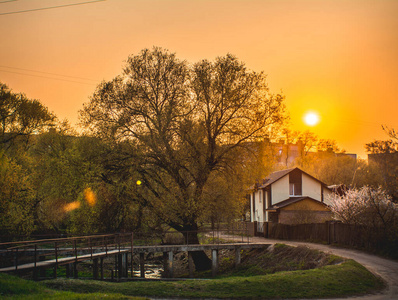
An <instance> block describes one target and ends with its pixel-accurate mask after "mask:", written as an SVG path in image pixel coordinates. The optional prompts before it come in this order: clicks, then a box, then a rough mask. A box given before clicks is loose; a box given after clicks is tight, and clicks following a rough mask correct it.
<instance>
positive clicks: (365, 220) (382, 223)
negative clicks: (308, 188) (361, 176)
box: [331, 186, 398, 228]
mask: <svg viewBox="0 0 398 300" xmlns="http://www.w3.org/2000/svg"><path fill="white" fill-rule="evenodd" d="M331 203H332V204H331V209H332V212H333V213H334V215H335V217H336V219H338V220H340V221H342V222H343V223H347V224H355V225H364V226H372V227H382V228H388V227H390V228H391V227H393V225H396V224H397V222H398V205H397V204H395V203H393V202H392V201H391V197H390V196H389V195H388V194H387V193H386V192H385V191H384V190H382V189H381V188H380V187H379V188H378V189H373V188H371V187H368V186H364V187H362V188H361V189H352V190H348V191H347V192H346V193H345V195H343V196H340V195H337V194H333V195H332V196H331Z"/></svg>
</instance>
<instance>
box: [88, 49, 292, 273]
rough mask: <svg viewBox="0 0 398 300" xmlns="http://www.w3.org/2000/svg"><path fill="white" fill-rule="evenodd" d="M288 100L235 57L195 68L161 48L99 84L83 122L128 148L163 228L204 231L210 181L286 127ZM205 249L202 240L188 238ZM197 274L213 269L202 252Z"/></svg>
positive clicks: (144, 194) (197, 259)
mask: <svg viewBox="0 0 398 300" xmlns="http://www.w3.org/2000/svg"><path fill="white" fill-rule="evenodd" d="M282 102H283V97H282V96H281V95H272V94H270V93H269V91H268V87H267V84H266V81H265V75H264V74H263V73H256V72H252V71H249V70H247V69H246V67H245V65H244V64H243V63H241V62H239V61H238V59H237V58H236V57H234V56H232V55H226V56H225V57H219V58H217V59H216V60H215V61H214V62H210V61H207V60H203V61H200V62H198V63H196V64H193V65H191V64H188V63H187V62H185V61H181V60H179V59H177V57H176V55H175V54H173V53H170V52H168V51H166V50H163V49H160V48H153V49H152V50H148V49H145V50H143V51H142V52H141V53H140V54H139V55H136V56H130V57H129V58H128V60H127V64H126V66H125V68H124V71H123V73H122V74H121V75H120V76H117V77H116V78H114V79H113V80H111V81H109V82H103V83H102V84H100V85H99V86H98V88H97V90H96V91H95V93H94V94H93V96H92V97H91V99H90V102H89V103H87V104H86V105H85V107H84V110H83V111H82V114H81V116H82V123H83V124H84V125H85V126H86V127H87V128H89V129H91V131H92V132H93V133H95V134H96V135H97V136H99V137H101V138H103V139H104V140H107V141H109V142H112V143H122V142H124V143H125V142H128V143H129V144H130V145H131V151H130V152H129V153H128V155H129V156H130V157H134V161H135V163H136V166H137V167H138V169H139V172H140V174H141V175H140V176H141V178H139V179H140V180H141V181H142V182H143V183H144V184H143V185H141V186H140V187H139V190H140V196H141V199H142V201H144V202H145V204H146V205H148V206H150V207H151V209H152V210H153V212H155V214H156V215H157V216H158V217H159V218H160V219H161V220H163V222H165V223H166V224H168V225H169V226H171V227H172V228H174V229H176V230H177V231H180V232H185V231H197V230H198V220H199V218H200V217H201V215H202V214H204V213H205V212H206V210H207V207H208V202H207V200H208V199H206V197H204V194H205V193H204V191H205V189H206V185H207V184H209V179H210V178H212V177H211V176H212V175H213V174H214V173H215V172H218V173H219V174H221V173H222V172H221V171H222V170H226V169H227V168H228V167H230V166H231V159H233V158H234V157H235V156H234V155H231V154H232V152H234V151H235V150H236V149H237V148H239V147H244V146H245V145H248V142H249V141H254V140H256V139H257V138H258V137H261V136H264V135H265V134H266V132H267V129H269V128H270V126H273V125H275V124H277V123H278V122H280V121H281V119H282V112H283V108H284V106H283V103H282ZM184 236H186V237H187V239H188V242H190V243H198V237H197V235H196V234H191V235H184ZM194 260H195V265H196V267H197V268H199V269H200V268H203V269H205V268H208V267H209V264H208V261H206V259H204V257H203V253H202V254H199V253H197V255H194Z"/></svg>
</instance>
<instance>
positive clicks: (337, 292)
mask: <svg viewBox="0 0 398 300" xmlns="http://www.w3.org/2000/svg"><path fill="white" fill-rule="evenodd" d="M43 284H45V285H46V286H47V287H48V288H51V289H56V290H65V291H72V292H79V293H94V292H100V293H120V294H122V295H125V296H147V297H184V298H220V299H223V298H230V299H260V298H261V299H278V298H282V299H283V298H301V299H302V298H324V297H341V296H351V295H360V294H367V293H372V292H376V291H380V290H381V289H383V288H384V283H383V281H382V280H381V279H379V278H377V277H375V276H374V275H373V274H372V273H370V272H369V271H368V270H366V269H365V268H364V267H363V266H361V265H360V264H358V263H356V262H355V261H353V260H348V261H345V262H344V263H341V264H339V265H329V266H325V267H322V268H319V269H312V270H303V271H287V272H278V273H275V274H270V275H260V276H249V277H243V276H241V277H229V278H221V277H220V278H216V279H212V280H187V281H173V282H170V281H130V282H121V283H111V282H100V281H87V280H71V279H56V280H48V281H45V282H43Z"/></svg>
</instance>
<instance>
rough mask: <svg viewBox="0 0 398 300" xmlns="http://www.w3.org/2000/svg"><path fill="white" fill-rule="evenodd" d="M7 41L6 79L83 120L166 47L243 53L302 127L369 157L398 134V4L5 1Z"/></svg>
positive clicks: (193, 53) (0, 51)
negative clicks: (309, 121) (140, 59)
mask: <svg viewBox="0 0 398 300" xmlns="http://www.w3.org/2000/svg"><path fill="white" fill-rule="evenodd" d="M88 2H90V3H88ZM77 3H81V5H71V4H77ZM54 6H58V7H57V8H53V7H54ZM0 34H1V35H0V36H1V43H0V82H2V83H5V84H7V85H8V86H9V87H10V88H11V89H12V90H13V91H14V92H24V93H25V94H26V95H27V96H28V97H29V98H34V99H39V100H40V101H41V102H42V103H43V104H44V105H46V106H47V107H48V108H49V109H50V111H52V112H54V113H55V114H56V115H57V116H58V117H59V118H60V119H64V118H66V119H68V120H69V121H70V122H71V123H72V124H75V123H76V122H77V120H78V111H79V110H80V109H81V108H82V104H83V103H84V102H87V101H88V100H89V96H90V95H91V94H92V93H93V92H94V90H95V87H96V85H97V84H98V83H99V82H100V81H102V80H110V79H112V78H113V77H114V76H116V75H118V74H120V73H121V71H122V67H123V65H124V62H125V60H126V59H127V57H128V56H129V55H131V54H138V53H139V52H140V50H141V49H143V48H151V47H152V46H160V47H163V48H166V49H169V50H170V51H171V52H176V54H177V56H178V57H179V58H180V59H185V60H187V61H189V62H196V61H199V60H200V59H204V58H206V59H209V60H213V59H214V58H215V57H217V56H222V55H225V54H227V53H232V54H234V55H236V56H237V57H238V58H239V59H240V60H241V61H243V62H245V63H246V65H247V67H248V68H249V69H251V70H254V71H264V72H265V73H266V74H268V82H269V87H270V90H271V92H274V93H277V92H280V91H282V92H283V93H284V95H285V96H286V105H287V108H288V110H289V112H290V115H291V123H292V126H291V127H292V129H294V130H306V129H310V130H311V131H313V132H315V133H316V134H317V135H319V136H320V137H321V138H329V139H335V140H336V141H337V143H338V144H339V145H340V146H341V147H342V148H344V149H345V150H346V151H347V152H350V153H357V154H359V155H360V156H361V157H363V158H365V157H366V156H365V149H364V145H365V143H368V142H371V141H372V140H374V139H387V135H386V134H385V133H384V132H383V131H382V129H381V125H382V124H383V125H387V126H389V127H392V128H395V129H398V1H393V0H392V1H383V0H379V1H376V0H375V1H365V0H362V1H357V0H351V1H348V0H347V1H344V0H333V1H321V0H315V1H288V0H287V1H283V0H279V1H277V0H275V1H267V0H262V1H260V0H258V1H248V0H245V1H243V0H242V1H239V0H228V1H219V0H211V1H210V0H209V1H205V0H195V1H193V0H192V1H188V0H140V1H138V0H107V1H89V0H56V1H55V0H52V1H49V0H48V1H46V0H8V1H6V0H0ZM307 111H314V112H316V113H318V114H319V117H320V122H319V123H318V124H317V125H314V126H312V127H309V126H308V125H306V124H305V123H304V115H305V113H306V112H307Z"/></svg>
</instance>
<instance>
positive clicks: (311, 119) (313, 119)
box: [304, 112, 319, 126]
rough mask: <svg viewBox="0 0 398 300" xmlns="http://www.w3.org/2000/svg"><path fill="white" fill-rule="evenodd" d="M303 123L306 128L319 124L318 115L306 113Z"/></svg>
mask: <svg viewBox="0 0 398 300" xmlns="http://www.w3.org/2000/svg"><path fill="white" fill-rule="evenodd" d="M304 122H305V124H307V125H308V126H315V125H316V124H318V123H319V115H318V114H317V113H316V112H308V113H306V114H305V116H304Z"/></svg>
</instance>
